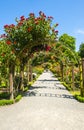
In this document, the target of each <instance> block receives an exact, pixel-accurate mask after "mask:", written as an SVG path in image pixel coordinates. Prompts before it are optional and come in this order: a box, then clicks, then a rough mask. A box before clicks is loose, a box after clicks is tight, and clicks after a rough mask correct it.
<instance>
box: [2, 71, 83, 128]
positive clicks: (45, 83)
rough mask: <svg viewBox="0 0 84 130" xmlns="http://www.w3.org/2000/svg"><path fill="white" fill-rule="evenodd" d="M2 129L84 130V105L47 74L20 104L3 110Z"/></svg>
mask: <svg viewBox="0 0 84 130" xmlns="http://www.w3.org/2000/svg"><path fill="white" fill-rule="evenodd" d="M0 130H84V104H83V103H79V102H78V101H76V100H75V99H74V98H73V96H72V95H71V94H70V93H69V92H68V91H67V90H66V88H65V87H64V86H63V85H62V84H60V82H59V81H58V79H57V78H55V77H54V75H53V74H52V73H51V72H50V71H48V72H44V73H43V74H42V75H41V76H40V77H39V78H38V80H37V81H36V82H35V83H34V84H33V86H32V87H31V89H30V90H29V91H28V92H27V93H26V94H25V95H24V97H23V98H22V100H21V101H20V102H18V103H16V104H13V105H10V106H4V107H0Z"/></svg>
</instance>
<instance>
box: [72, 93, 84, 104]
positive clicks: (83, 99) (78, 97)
mask: <svg viewBox="0 0 84 130" xmlns="http://www.w3.org/2000/svg"><path fill="white" fill-rule="evenodd" d="M74 97H75V98H76V99H77V100H78V101H79V102H84V97H81V95H75V96H74Z"/></svg>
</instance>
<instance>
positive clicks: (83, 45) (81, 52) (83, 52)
mask: <svg viewBox="0 0 84 130" xmlns="http://www.w3.org/2000/svg"><path fill="white" fill-rule="evenodd" d="M79 55H80V57H81V58H84V43H81V44H80V47H79Z"/></svg>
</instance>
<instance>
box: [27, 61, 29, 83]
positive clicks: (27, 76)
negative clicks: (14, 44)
mask: <svg viewBox="0 0 84 130" xmlns="http://www.w3.org/2000/svg"><path fill="white" fill-rule="evenodd" d="M27 84H29V61H28V62H27Z"/></svg>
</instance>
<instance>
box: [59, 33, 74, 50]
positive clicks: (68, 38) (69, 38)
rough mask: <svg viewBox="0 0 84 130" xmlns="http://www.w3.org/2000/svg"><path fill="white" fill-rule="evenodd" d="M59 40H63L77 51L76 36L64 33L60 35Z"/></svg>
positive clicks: (63, 42)
mask: <svg viewBox="0 0 84 130" xmlns="http://www.w3.org/2000/svg"><path fill="white" fill-rule="evenodd" d="M59 41H60V42H62V44H65V45H66V46H67V47H69V48H70V49H71V50H73V51H75V48H76V46H75V38H74V37H72V36H69V35H68V34H63V35H62V36H60V37H59Z"/></svg>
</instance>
